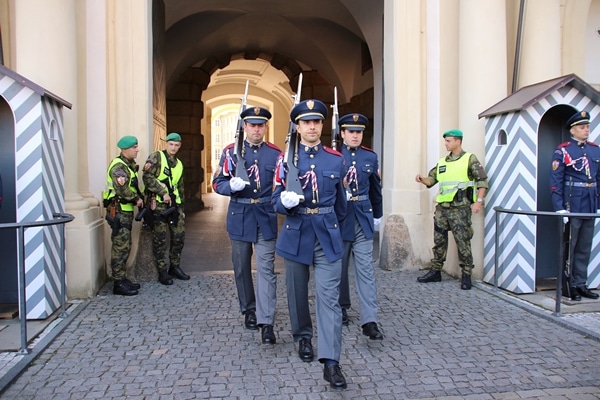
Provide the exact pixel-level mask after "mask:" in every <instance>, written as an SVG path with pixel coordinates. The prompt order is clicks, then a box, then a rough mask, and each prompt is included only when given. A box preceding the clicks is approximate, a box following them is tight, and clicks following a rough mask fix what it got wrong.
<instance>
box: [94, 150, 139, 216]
mask: <svg viewBox="0 0 600 400" xmlns="http://www.w3.org/2000/svg"><path fill="white" fill-rule="evenodd" d="M117 163H122V164H125V166H126V167H127V169H129V182H128V183H127V184H128V185H129V187H130V188H131V191H133V192H137V188H136V187H135V186H134V185H133V183H132V182H133V178H135V177H137V175H136V173H135V171H134V170H132V169H131V168H129V165H127V163H125V162H124V161H123V160H121V159H120V158H119V157H117V158H115V159H113V160H112V161H111V163H110V165H109V166H108V169H107V170H106V188H105V189H104V192H102V197H103V198H104V200H110V199H112V198H113V197H115V196H116V195H117V193H116V192H115V189H114V187H113V181H112V177H111V176H110V170H111V169H112V168H113V167H114V166H115V165H116V164H117ZM120 204H121V211H131V212H133V207H134V206H135V204H132V203H120Z"/></svg>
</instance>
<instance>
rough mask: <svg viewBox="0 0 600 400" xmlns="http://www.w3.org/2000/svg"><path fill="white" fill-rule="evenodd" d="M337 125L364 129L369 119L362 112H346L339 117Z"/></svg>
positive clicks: (358, 129)
mask: <svg viewBox="0 0 600 400" xmlns="http://www.w3.org/2000/svg"><path fill="white" fill-rule="evenodd" d="M338 125H339V126H340V128H342V129H348V130H351V131H364V130H365V127H366V126H367V125H369V119H368V118H367V117H365V116H364V115H362V114H356V113H354V114H346V115H344V116H343V117H341V118H340V119H339V121H338Z"/></svg>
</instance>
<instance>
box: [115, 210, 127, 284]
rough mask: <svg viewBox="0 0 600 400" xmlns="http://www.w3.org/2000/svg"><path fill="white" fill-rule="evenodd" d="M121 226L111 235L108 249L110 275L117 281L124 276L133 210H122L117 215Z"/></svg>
mask: <svg viewBox="0 0 600 400" xmlns="http://www.w3.org/2000/svg"><path fill="white" fill-rule="evenodd" d="M119 221H120V225H121V227H120V228H119V231H118V232H117V234H116V235H114V236H113V237H112V246H111V249H110V267H111V269H112V277H113V279H114V280H116V281H118V280H121V279H123V278H124V277H125V264H126V263H127V259H128V258H129V251H130V250H131V224H132V223H133V212H126V211H125V212H124V211H122V212H121V213H120V215H119Z"/></svg>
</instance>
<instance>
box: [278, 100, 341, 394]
mask: <svg viewBox="0 0 600 400" xmlns="http://www.w3.org/2000/svg"><path fill="white" fill-rule="evenodd" d="M326 116H327V107H326V106H325V104H323V103H322V102H321V101H319V100H305V101H302V102H300V103H299V104H297V105H296V106H295V107H294V108H293V109H292V111H291V113H290V119H291V121H292V122H293V123H295V124H296V128H297V132H298V134H299V136H300V143H299V148H298V149H297V154H296V155H293V154H289V156H290V160H291V159H297V161H295V165H296V167H297V168H298V171H299V175H298V178H299V180H300V183H301V185H302V189H301V190H302V193H297V192H295V191H292V190H286V187H285V186H284V184H285V183H286V179H287V177H286V173H287V174H289V171H288V172H286V169H285V165H284V163H283V156H282V157H280V161H279V163H278V166H277V173H276V175H275V177H276V178H275V179H276V188H275V191H274V192H273V205H274V206H275V211H277V212H278V213H280V214H283V215H285V221H284V223H283V226H282V229H281V232H280V234H279V237H278V238H277V246H276V249H277V254H278V255H280V256H281V257H283V258H284V263H285V276H286V285H287V292H288V309H289V312H290V322H291V326H292V334H293V336H294V339H295V340H296V341H297V342H298V344H299V346H298V355H299V356H300V359H301V360H302V361H304V362H311V361H312V360H313V348H312V343H311V339H312V337H313V326H312V320H311V315H310V309H309V302H308V281H309V277H310V267H311V266H312V267H313V271H314V274H315V275H314V277H315V278H314V281H315V292H316V308H317V312H316V314H317V329H318V331H319V335H318V350H319V361H320V362H321V363H323V364H324V369H323V378H324V379H325V380H326V381H327V382H329V385H330V387H331V388H332V389H334V390H341V389H345V388H346V387H347V385H346V379H345V377H344V375H343V374H342V370H341V369H340V366H339V360H340V354H341V348H342V308H341V307H340V304H339V289H340V280H341V275H342V255H343V253H344V242H343V240H342V235H341V230H340V223H341V222H342V221H343V219H344V218H345V216H346V191H345V188H344V176H345V175H346V167H345V165H344V159H343V157H342V155H341V154H340V153H338V152H337V151H335V150H332V149H329V148H327V147H324V146H323V145H322V144H321V132H322V130H323V120H324V119H325V118H326ZM290 179H291V178H290ZM294 181H295V180H294Z"/></svg>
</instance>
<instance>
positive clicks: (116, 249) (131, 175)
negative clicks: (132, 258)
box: [102, 136, 143, 296]
mask: <svg viewBox="0 0 600 400" xmlns="http://www.w3.org/2000/svg"><path fill="white" fill-rule="evenodd" d="M117 146H118V147H119V148H120V149H121V153H120V154H119V156H118V157H116V158H115V159H113V160H112V162H111V163H110V165H109V167H108V172H107V174H106V189H105V190H104V193H103V196H102V197H103V199H104V205H105V207H107V220H112V222H111V221H109V224H110V225H111V228H112V236H111V239H112V247H111V255H110V264H111V269H112V277H113V280H114V286H113V293H114V294H120V295H123V296H134V295H136V294H138V290H137V289H139V288H140V285H139V284H138V283H134V282H131V281H130V280H129V279H127V277H126V276H125V263H126V262H127V258H129V251H130V250H131V226H132V223H133V207H134V206H138V207H142V205H143V200H142V199H141V197H140V196H139V188H138V177H137V170H138V165H137V164H136V163H135V158H136V157H137V154H138V152H139V150H138V141H137V138H135V137H134V136H124V137H122V138H121V139H120V140H119V141H118V142H117Z"/></svg>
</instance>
